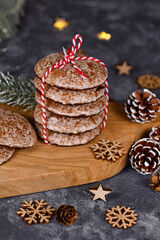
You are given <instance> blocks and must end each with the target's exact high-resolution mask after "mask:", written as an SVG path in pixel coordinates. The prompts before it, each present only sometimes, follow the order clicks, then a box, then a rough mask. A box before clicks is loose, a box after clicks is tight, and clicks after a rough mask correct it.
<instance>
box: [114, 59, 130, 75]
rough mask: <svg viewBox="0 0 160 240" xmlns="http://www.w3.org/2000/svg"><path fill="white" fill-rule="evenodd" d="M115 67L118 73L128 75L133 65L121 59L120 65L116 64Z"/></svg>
mask: <svg viewBox="0 0 160 240" xmlns="http://www.w3.org/2000/svg"><path fill="white" fill-rule="evenodd" d="M116 68H117V69H118V75H122V74H125V75H130V70H131V69H133V66H132V65H128V63H127V62H126V61H123V63H122V64H121V65H116Z"/></svg>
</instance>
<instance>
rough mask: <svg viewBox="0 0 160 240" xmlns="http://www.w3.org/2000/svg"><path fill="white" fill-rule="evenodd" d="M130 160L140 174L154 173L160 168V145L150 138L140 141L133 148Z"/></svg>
mask: <svg viewBox="0 0 160 240" xmlns="http://www.w3.org/2000/svg"><path fill="white" fill-rule="evenodd" d="M129 160H130V162H131V165H132V167H133V168H135V169H136V170H137V171H138V172H139V173H141V174H144V175H145V174H150V173H154V172H155V171H156V170H157V169H158V168H159V166H160V144H159V143H158V142H156V141H153V140H152V139H150V138H142V139H140V140H139V141H137V142H136V143H135V144H134V145H133V146H132V147H131V150H130V152H129Z"/></svg>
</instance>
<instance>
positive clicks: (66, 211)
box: [56, 205, 78, 226]
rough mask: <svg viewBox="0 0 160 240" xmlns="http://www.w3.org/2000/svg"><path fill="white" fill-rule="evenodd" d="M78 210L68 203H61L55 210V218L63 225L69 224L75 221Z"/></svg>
mask: <svg viewBox="0 0 160 240" xmlns="http://www.w3.org/2000/svg"><path fill="white" fill-rule="evenodd" d="M77 218H78V211H77V210H76V209H75V208H74V207H73V206H70V205H61V206H59V208H58V209H57V211H56V220H57V222H60V223H62V224H64V225H67V226H69V225H71V224H73V223H75V222H76V221H77Z"/></svg>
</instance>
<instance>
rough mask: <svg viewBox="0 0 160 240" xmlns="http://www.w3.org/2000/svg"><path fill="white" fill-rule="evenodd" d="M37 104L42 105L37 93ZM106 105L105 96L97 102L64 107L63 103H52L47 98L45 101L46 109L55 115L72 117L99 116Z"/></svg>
mask: <svg viewBox="0 0 160 240" xmlns="http://www.w3.org/2000/svg"><path fill="white" fill-rule="evenodd" d="M36 102H37V103H39V104H41V95H40V93H38V92H36ZM106 103H107V99H106V96H105V95H103V96H102V97H100V98H99V99H98V100H96V101H95V102H92V103H86V104H76V105H69V104H65V105H63V104H61V103H58V102H54V101H51V100H49V99H47V98H45V99H44V104H45V108H46V109H47V110H49V111H50V112H52V113H55V114H59V115H62V116H70V117H77V116H92V115H95V114H98V113H99V112H101V111H102V110H103V109H104V108H105V106H106Z"/></svg>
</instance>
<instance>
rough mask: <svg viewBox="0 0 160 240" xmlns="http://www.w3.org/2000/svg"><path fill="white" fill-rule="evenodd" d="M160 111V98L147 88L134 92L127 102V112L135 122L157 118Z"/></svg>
mask: <svg viewBox="0 0 160 240" xmlns="http://www.w3.org/2000/svg"><path fill="white" fill-rule="evenodd" d="M159 111H160V100H159V99H158V98H156V95H155V94H154V93H152V92H150V91H149V90H147V89H143V90H142V91H141V90H137V91H136V92H133V93H132V94H131V95H130V96H129V98H128V100H127V102H126V104H125V112H126V113H127V116H128V117H129V118H131V120H132V121H133V122H138V123H146V122H150V121H152V120H154V119H155V118H156V116H157V113H158V112H159Z"/></svg>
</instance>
